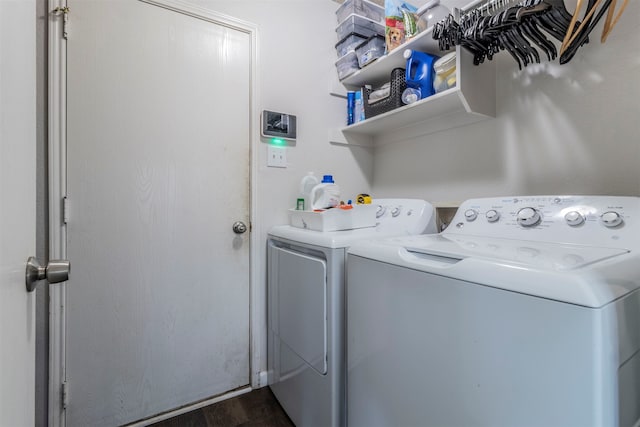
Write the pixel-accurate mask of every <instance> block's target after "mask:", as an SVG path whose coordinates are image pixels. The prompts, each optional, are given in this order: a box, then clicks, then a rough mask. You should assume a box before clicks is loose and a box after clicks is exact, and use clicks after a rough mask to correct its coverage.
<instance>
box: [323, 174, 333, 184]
mask: <svg viewBox="0 0 640 427" xmlns="http://www.w3.org/2000/svg"><path fill="white" fill-rule="evenodd" d="M322 182H323V183H329V184H333V183H334V182H333V175H323V176H322Z"/></svg>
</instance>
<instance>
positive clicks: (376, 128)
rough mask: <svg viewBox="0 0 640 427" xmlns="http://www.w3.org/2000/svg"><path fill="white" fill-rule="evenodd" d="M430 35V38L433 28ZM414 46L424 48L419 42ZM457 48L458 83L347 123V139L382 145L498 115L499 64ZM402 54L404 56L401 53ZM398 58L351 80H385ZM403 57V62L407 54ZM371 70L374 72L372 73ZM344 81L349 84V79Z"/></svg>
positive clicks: (355, 75) (374, 67)
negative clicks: (482, 60)
mask: <svg viewBox="0 0 640 427" xmlns="http://www.w3.org/2000/svg"><path fill="white" fill-rule="evenodd" d="M424 34H426V33H424ZM428 35H429V38H430V32H429V34H428ZM413 42H417V40H415V39H414V40H413ZM411 46H413V44H412V45H411ZM422 46H423V45H422ZM412 48H415V49H423V48H419V47H418V46H414V47H412ZM399 49H402V48H399ZM394 52H395V51H394ZM456 52H457V58H456V62H457V67H456V74H457V85H456V87H453V88H451V89H448V90H446V91H443V92H440V93H437V94H435V95H432V96H430V97H428V98H425V99H423V100H420V101H418V102H416V103H414V104H410V105H405V106H403V107H400V108H397V109H395V110H391V111H389V112H386V113H384V114H380V115H378V116H375V117H372V118H369V119H367V120H364V121H362V122H359V123H356V124H353V125H350V126H347V127H344V128H342V129H341V131H342V134H343V135H344V137H345V140H346V142H347V143H353V144H357V145H363V141H365V142H366V143H367V144H368V145H380V144H385V143H391V142H395V141H400V140H406V139H409V138H415V137H418V136H422V135H428V134H431V133H435V132H439V131H443V130H446V129H452V128H455V127H459V126H464V125H468V124H471V123H475V122H479V121H481V120H485V119H487V118H491V117H495V114H496V109H495V99H496V96H495V89H496V79H495V64H494V63H493V62H491V61H487V62H485V63H483V64H481V65H480V66H475V65H473V55H472V54H471V53H469V52H468V51H466V50H465V49H463V48H461V47H459V46H458V47H457V48H456ZM399 57H400V58H402V56H401V55H400V56H399ZM396 60H397V55H393V56H389V57H387V58H384V59H382V60H378V61H380V62H378V61H376V62H375V63H373V64H371V67H373V68H371V71H369V70H367V68H368V67H367V68H364V69H363V70H360V71H359V72H358V73H356V74H354V75H353V76H351V77H349V78H348V79H347V80H348V82H349V84H351V83H353V84H355V83H356V82H358V85H359V84H360V80H361V79H369V78H371V79H372V81H377V80H378V79H380V77H379V75H380V74H381V75H383V76H386V77H383V78H382V82H384V81H385V79H387V80H388V79H389V75H390V73H391V70H392V69H393V68H395V67H396V65H392V64H395V62H393V61H396ZM385 61H388V62H385ZM402 61H403V63H402V65H403V64H404V58H402ZM402 65H400V66H402ZM387 71H388V72H387ZM367 73H371V77H369V74H367ZM363 81H365V80H363ZM366 81H369V80H366ZM342 83H343V84H346V81H343V82H342Z"/></svg>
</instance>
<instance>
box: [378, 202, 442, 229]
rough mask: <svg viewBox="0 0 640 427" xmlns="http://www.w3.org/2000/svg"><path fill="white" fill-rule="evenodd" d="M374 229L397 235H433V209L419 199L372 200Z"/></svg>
mask: <svg viewBox="0 0 640 427" xmlns="http://www.w3.org/2000/svg"><path fill="white" fill-rule="evenodd" d="M371 203H372V204H374V205H376V206H377V208H376V227H378V228H379V229H380V230H382V231H385V232H391V231H393V230H397V233H398V234H422V233H435V209H434V208H433V205H431V204H430V203H428V202H426V201H424V200H420V199H373V200H372V202H371Z"/></svg>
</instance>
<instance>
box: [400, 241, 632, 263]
mask: <svg viewBox="0 0 640 427" xmlns="http://www.w3.org/2000/svg"><path fill="white" fill-rule="evenodd" d="M421 237H423V238H417V239H408V240H405V241H404V243H403V246H404V248H405V249H406V250H407V251H408V252H411V253H416V254H426V255H434V256H442V257H448V258H457V259H464V258H468V257H481V258H484V259H487V260H494V261H496V262H501V263H510V264H513V265H523V266H527V267H531V268H535V269H545V270H557V271H566V270H574V269H577V268H582V267H585V266H587V265H590V264H593V263H596V262H599V261H602V260H605V259H608V258H612V257H615V256H618V255H622V254H626V253H629V252H630V251H628V250H626V249H620V248H602V247H593V246H584V245H575V244H563V243H547V242H533V241H523V240H511V239H497V238H488V237H478V236H463V235H455V234H448V235H447V236H446V237H445V236H443V235H435V236H421Z"/></svg>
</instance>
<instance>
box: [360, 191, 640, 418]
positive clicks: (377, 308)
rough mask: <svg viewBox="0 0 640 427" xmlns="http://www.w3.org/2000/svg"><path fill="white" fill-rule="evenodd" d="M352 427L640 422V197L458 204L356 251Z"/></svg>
mask: <svg viewBox="0 0 640 427" xmlns="http://www.w3.org/2000/svg"><path fill="white" fill-rule="evenodd" d="M347 277H348V282H347V408H348V426H349V427H359V426H366V427H374V426H398V427H400V426H418V425H425V426H448V427H455V426H492V427H495V426H509V427H513V426H536V427H540V426H547V427H556V426H557V427H571V426H575V427H587V426H625V427H627V426H628V427H631V426H638V425H640V290H639V288H640V199H639V198H636V197H596V196H541V197H518V198H512V197H505V198H488V199H476V200H468V201H466V202H464V203H463V204H462V205H461V207H460V208H459V209H458V211H457V213H456V215H455V217H454V219H453V221H452V222H451V224H450V225H449V227H448V228H447V229H446V230H445V231H443V232H442V233H441V234H439V235H432V236H410V237H403V238H392V239H383V240H380V241H376V242H371V243H368V244H363V245H360V244H357V243H356V244H355V245H353V246H352V247H351V249H350V250H349V255H348V272H347Z"/></svg>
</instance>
